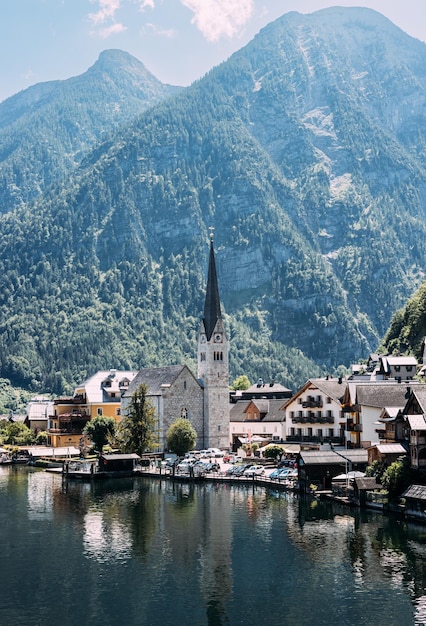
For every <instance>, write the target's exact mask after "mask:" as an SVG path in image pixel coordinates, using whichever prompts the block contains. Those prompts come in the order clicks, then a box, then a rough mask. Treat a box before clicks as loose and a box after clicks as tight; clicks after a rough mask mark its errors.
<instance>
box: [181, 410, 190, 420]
mask: <svg viewBox="0 0 426 626" xmlns="http://www.w3.org/2000/svg"><path fill="white" fill-rule="evenodd" d="M180 416H181V418H182V419H184V420H186V419H188V409H185V408H183V409H181V410H180Z"/></svg>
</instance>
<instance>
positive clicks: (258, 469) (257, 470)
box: [244, 465, 265, 476]
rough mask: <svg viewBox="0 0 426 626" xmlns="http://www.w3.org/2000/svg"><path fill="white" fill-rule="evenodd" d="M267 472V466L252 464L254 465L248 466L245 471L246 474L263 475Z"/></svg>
mask: <svg viewBox="0 0 426 626" xmlns="http://www.w3.org/2000/svg"><path fill="white" fill-rule="evenodd" d="M264 473H265V468H264V467H262V466H261V465H252V467H248V468H247V469H246V470H245V472H244V476H263V475H264Z"/></svg>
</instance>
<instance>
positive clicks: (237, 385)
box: [231, 374, 251, 390]
mask: <svg viewBox="0 0 426 626" xmlns="http://www.w3.org/2000/svg"><path fill="white" fill-rule="evenodd" d="M250 385H251V383H250V381H249V379H248V377H247V376H246V375H245V374H242V375H241V376H237V378H236V379H235V380H234V382H233V383H232V385H231V389H235V390H238V389H240V390H245V389H248V388H249V387H250Z"/></svg>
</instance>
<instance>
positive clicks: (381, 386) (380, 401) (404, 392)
mask: <svg viewBox="0 0 426 626" xmlns="http://www.w3.org/2000/svg"><path fill="white" fill-rule="evenodd" d="M416 384H417V383H413V381H410V384H409V385H407V384H402V383H389V382H386V381H382V382H369V383H368V382H358V383H357V382H349V383H348V393H349V395H350V401H351V403H352V404H359V405H364V406H370V407H376V408H383V407H385V406H387V407H390V406H392V407H398V408H403V407H404V406H405V403H406V402H407V398H408V395H409V393H410V390H411V389H412V388H413V387H414V386H415V385H416Z"/></svg>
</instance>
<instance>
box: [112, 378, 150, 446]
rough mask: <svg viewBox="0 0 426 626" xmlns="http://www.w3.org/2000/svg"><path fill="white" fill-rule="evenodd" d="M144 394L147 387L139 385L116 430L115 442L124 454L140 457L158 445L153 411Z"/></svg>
mask: <svg viewBox="0 0 426 626" xmlns="http://www.w3.org/2000/svg"><path fill="white" fill-rule="evenodd" d="M146 394H147V386H146V385H139V387H138V388H137V389H136V390H135V391H134V392H133V394H132V398H131V401H130V403H129V405H128V407H127V409H126V414H125V416H124V419H123V420H122V421H121V422H120V424H119V427H118V429H117V433H116V436H117V442H118V444H119V445H120V447H121V448H122V449H123V451H125V452H136V454H139V455H142V454H143V453H144V452H146V451H147V450H152V449H153V448H154V447H155V446H156V445H157V444H158V431H157V430H156V428H157V422H156V416H155V409H154V407H153V405H152V403H151V401H150V400H149V399H148V398H147V396H146Z"/></svg>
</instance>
